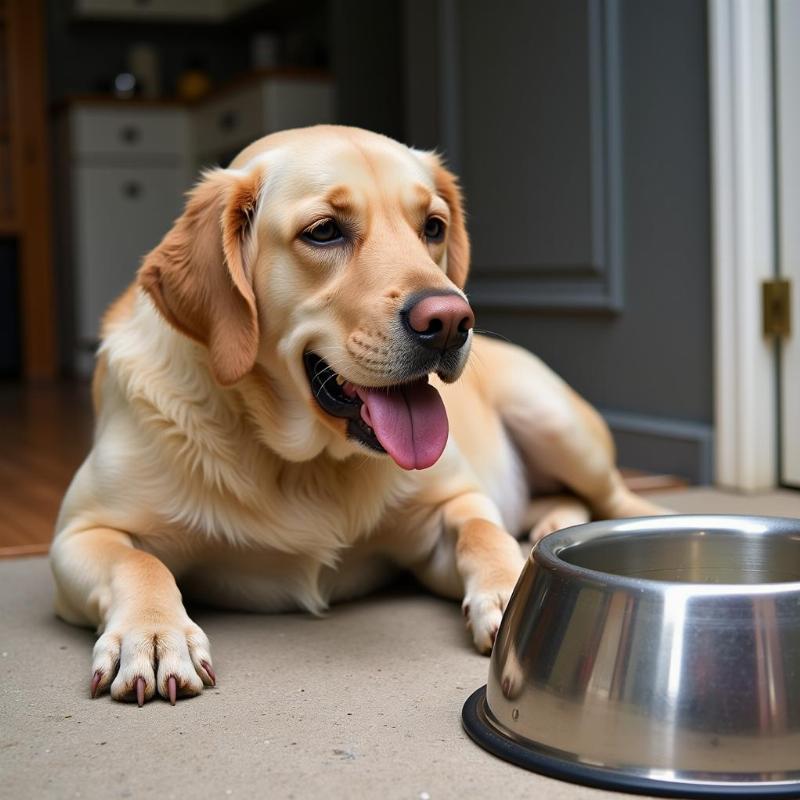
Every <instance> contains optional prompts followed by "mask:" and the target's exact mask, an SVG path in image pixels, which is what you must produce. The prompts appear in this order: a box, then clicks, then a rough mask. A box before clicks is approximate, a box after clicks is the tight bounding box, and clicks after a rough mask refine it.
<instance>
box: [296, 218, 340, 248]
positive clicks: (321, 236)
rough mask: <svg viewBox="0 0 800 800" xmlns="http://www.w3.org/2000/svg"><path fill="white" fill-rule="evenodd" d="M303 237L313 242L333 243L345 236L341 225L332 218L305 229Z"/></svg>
mask: <svg viewBox="0 0 800 800" xmlns="http://www.w3.org/2000/svg"><path fill="white" fill-rule="evenodd" d="M302 235H303V238H304V239H305V240H306V241H307V242H312V243H313V244H333V242H338V241H341V239H343V238H344V237H343V236H342V232H341V231H340V230H339V226H338V225H337V224H336V223H335V222H334V221H333V220H332V219H324V220H322V222H318V223H317V224H316V225H314V226H312V227H311V228H307V229H306V230H304V231H303V234H302Z"/></svg>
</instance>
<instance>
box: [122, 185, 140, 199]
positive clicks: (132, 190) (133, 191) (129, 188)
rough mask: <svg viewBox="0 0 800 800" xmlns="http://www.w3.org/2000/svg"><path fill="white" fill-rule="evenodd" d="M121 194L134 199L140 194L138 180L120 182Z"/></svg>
mask: <svg viewBox="0 0 800 800" xmlns="http://www.w3.org/2000/svg"><path fill="white" fill-rule="evenodd" d="M122 194H123V195H125V197H128V198H130V199H131V200H135V199H136V198H137V197H140V196H141V194H142V184H141V183H139V182H138V181H125V183H123V184H122Z"/></svg>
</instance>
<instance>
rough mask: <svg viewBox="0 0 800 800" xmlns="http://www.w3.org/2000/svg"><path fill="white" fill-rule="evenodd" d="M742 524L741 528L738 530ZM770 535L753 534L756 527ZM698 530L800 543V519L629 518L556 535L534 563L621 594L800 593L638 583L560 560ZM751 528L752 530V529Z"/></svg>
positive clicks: (784, 585)
mask: <svg viewBox="0 0 800 800" xmlns="http://www.w3.org/2000/svg"><path fill="white" fill-rule="evenodd" d="M737 523H738V526H737ZM754 524H759V525H761V526H764V527H765V528H766V529H765V530H762V531H754V530H753V529H752V528H753V525H754ZM676 527H677V528H678V529H683V530H693V529H695V528H709V529H717V530H724V531H728V532H734V533H741V534H743V535H748V534H749V535H751V536H752V535H766V536H769V535H778V534H779V533H786V532H787V530H786V529H787V528H790V529H791V530H793V531H794V532H795V533H796V534H797V536H798V538H800V519H794V518H792V517H770V516H763V515H761V516H759V515H751V514H665V515H661V516H653V517H626V518H624V519H613V520H601V521H598V522H588V523H585V524H582V525H574V526H572V527H569V528H563V529H562V530H559V531H556V532H555V533H551V534H549V535H548V536H545V537H544V538H543V539H540V540H539V541H538V542H537V543H536V544H535V545H534V547H533V549H532V550H531V553H530V556H529V558H530V560H531V561H533V562H536V563H538V564H539V565H541V566H542V567H544V568H545V569H547V570H549V571H551V572H555V573H557V574H558V575H560V576H562V577H564V578H569V579H572V580H577V581H581V582H585V583H595V584H596V583H600V584H603V585H613V586H614V587H617V588H620V589H629V590H633V591H636V592H642V591H651V592H655V593H659V594H661V593H663V592H665V591H670V590H672V591H681V592H683V593H689V594H694V595H702V596H714V597H719V596H726V595H732V596H737V597H742V596H748V595H772V594H776V595H777V594H787V593H791V592H797V593H800V581H775V582H772V583H692V582H691V581H663V580H657V579H654V578H639V577H633V576H630V575H620V574H618V573H614V572H602V571H601V570H595V569H590V568H589V567H581V566H579V565H577V564H573V563H571V562H569V561H566V560H564V559H563V558H561V554H562V553H563V552H564V551H566V550H568V549H571V548H574V547H579V546H580V545H582V544H586V543H588V542H591V541H596V540H597V539H601V538H603V537H604V536H611V535H614V536H617V535H619V534H629V535H639V536H647V535H658V534H663V533H665V532H666V531H674V530H675V529H676ZM748 527H749V528H750V530H748V529H747V528H748Z"/></svg>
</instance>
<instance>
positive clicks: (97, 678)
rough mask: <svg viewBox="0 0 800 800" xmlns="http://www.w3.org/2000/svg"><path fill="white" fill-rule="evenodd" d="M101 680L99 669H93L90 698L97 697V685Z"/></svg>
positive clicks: (101, 675)
mask: <svg viewBox="0 0 800 800" xmlns="http://www.w3.org/2000/svg"><path fill="white" fill-rule="evenodd" d="M102 680H103V673H102V671H101V670H99V669H98V670H95V673H94V675H92V687H91V689H92V700H94V698H95V697H97V687H98V686H99V685H100V681H102Z"/></svg>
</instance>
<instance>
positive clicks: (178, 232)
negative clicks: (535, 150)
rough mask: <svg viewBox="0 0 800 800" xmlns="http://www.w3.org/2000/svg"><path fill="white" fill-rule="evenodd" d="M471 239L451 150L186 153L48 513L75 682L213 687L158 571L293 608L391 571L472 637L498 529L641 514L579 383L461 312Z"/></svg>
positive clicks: (336, 136)
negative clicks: (458, 619) (78, 646)
mask: <svg viewBox="0 0 800 800" xmlns="http://www.w3.org/2000/svg"><path fill="white" fill-rule="evenodd" d="M469 252H470V245H469V240H468V236H467V232H466V228H465V218H464V209H463V207H462V197H461V192H460V189H459V185H458V182H457V180H456V178H455V177H454V176H453V174H451V173H450V172H449V171H448V170H447V169H446V168H445V166H444V165H443V164H442V162H441V160H440V158H439V157H438V156H437V155H436V154H434V153H430V152H422V151H419V150H415V149H412V148H409V147H406V146H405V145H402V144H400V143H398V142H396V141H394V140H392V139H389V138H387V137H384V136H381V135H378V134H375V133H371V132H368V131H364V130H360V129H356V128H348V127H340V126H317V127H311V128H304V129H298V130H292V131H283V132H280V133H276V134H272V135H270V136H267V137H265V138H263V139H260V140H258V141H256V142H255V143H254V144H252V145H250V146H249V147H247V148H246V149H245V150H243V151H242V152H241V153H240V154H239V155H238V156H237V157H236V158H235V159H234V161H233V162H232V163H231V164H230V166H229V167H228V168H225V169H222V168H218V169H214V170H211V171H209V172H206V173H204V175H203V176H202V179H201V180H200V182H199V183H198V184H197V185H196V186H195V188H194V189H193V190H192V191H191V192H190V194H189V195H188V199H187V203H186V206H185V211H184V213H183V214H182V216H181V217H179V218H178V219H177V221H176V222H175V223H174V226H173V227H172V229H171V230H170V231H169V232H168V233H167V234H166V235H165V236H164V238H163V240H162V241H161V243H160V244H159V245H158V246H157V247H156V248H155V249H154V250H153V251H152V252H150V253H149V254H148V255H147V256H146V257H145V258H144V259H143V262H142V265H141V267H140V269H139V271H138V273H137V275H136V280H135V282H134V283H133V285H132V286H131V287H130V288H129V289H128V290H127V291H126V292H125V294H124V295H123V296H122V297H121V298H120V299H119V300H117V301H116V302H115V303H114V304H113V305H112V307H111V308H110V309H109V311H108V312H107V314H106V316H105V317H104V320H103V323H102V332H101V333H102V343H101V346H100V349H99V351H98V357H97V364H96V370H95V375H94V379H93V385H92V391H93V401H94V407H95V414H96V432H95V437H94V444H93V447H92V450H91V452H90V454H89V455H88V457H87V459H86V460H85V462H84V463H83V464H82V466H81V467H80V468H79V470H78V472H77V473H76V475H75V477H74V479H73V481H72V483H71V485H70V487H69V489H68V491H67V493H66V496H65V498H64V501H63V504H62V507H61V511H60V514H59V517H58V520H57V523H56V535H55V538H54V541H53V544H52V547H51V565H52V570H53V573H54V576H55V583H56V598H55V609H56V613H57V614H58V615H59V616H60V617H61V618H63V619H64V620H66V621H67V622H70V623H73V624H76V625H88V626H93V627H96V628H97V631H98V633H99V634H100V635H99V638H98V639H97V642H96V644H95V646H94V651H93V663H92V669H91V682H90V689H91V695H92V696H93V697H95V696H98V695H100V694H101V693H103V692H104V691H106V690H110V694H111V697H112V698H114V699H115V700H122V701H136V702H138V704H139V705H140V706H141V705H142V704H143V703H144V702H145V701H147V700H150V699H151V698H153V697H154V696H155V695H156V694H158V695H160V696H161V697H163V698H165V699H168V700H170V702H172V703H173V704H174V703H175V701H176V699H177V698H178V697H188V696H192V695H197V694H199V693H200V692H201V691H202V690H203V687H204V685H205V686H209V685H214V684H215V682H216V675H215V672H214V668H213V666H212V663H213V662H212V659H211V651H210V647H209V642H208V639H207V637H206V635H205V634H204V633H203V631H202V630H201V629H200V628H199V627H198V625H196V624H195V623H194V622H193V621H192V619H191V618H190V617H189V616H188V614H187V612H186V610H185V608H184V605H183V602H182V597H183V595H184V594H185V595H186V596H188V597H190V598H196V599H199V600H201V601H202V602H203V603H205V604H213V605H216V606H219V607H223V608H231V609H247V610H253V611H264V612H270V611H271V612H276V611H287V610H295V609H305V610H307V611H309V612H311V613H312V614H319V613H322V612H323V611H324V610H325V609H326V608H327V607H328V606H329V604H331V603H334V602H337V601H340V600H344V599H348V598H354V597H358V596H360V595H363V594H365V593H367V592H369V591H372V590H374V589H376V588H378V587H380V586H382V585H384V584H385V583H386V582H387V581H388V580H390V578H391V576H392V575H394V574H395V573H396V572H397V571H402V570H405V571H410V572H411V573H413V575H414V576H416V578H417V580H418V581H419V582H421V583H422V584H423V585H424V586H425V587H428V588H430V589H431V590H432V591H433V592H435V593H436V594H438V595H442V596H444V597H448V598H455V599H458V600H460V601H461V602H462V607H463V611H464V615H465V617H466V620H467V626H468V629H469V630H470V631H471V635H472V639H473V641H474V644H475V647H476V648H477V649H478V650H479V651H480V652H481V653H488V652H490V650H491V648H492V644H493V642H494V637H495V635H496V633H497V629H498V626H499V624H500V619H501V616H502V613H503V610H504V608H505V606H506V603H507V602H508V599H509V596H510V594H511V591H512V589H513V587H514V584H515V582H516V580H517V577H518V575H519V573H520V570H521V568H522V566H523V558H522V555H521V550H520V546H519V543H518V541H517V539H516V538H515V535H519V534H520V532H522V531H524V530H526V529H527V530H531V537H532V539H533V540H535V539H537V538H539V537H541V536H543V535H545V534H547V533H549V532H551V531H554V530H556V529H558V528H562V527H564V526H567V525H573V524H578V523H582V522H586V521H588V520H589V519H590V517H599V518H607V517H620V516H639V515H645V514H653V513H659V512H660V509H658V508H657V507H656V506H653V505H652V504H650V503H649V502H647V501H645V500H643V499H641V498H638V497H636V496H635V495H634V494H632V493H631V492H630V491H629V490H628V489H627V488H626V487H625V485H624V484H623V481H622V479H621V477H620V474H619V472H618V471H617V469H616V468H615V464H614V458H615V457H614V448H613V444H612V439H611V436H610V434H609V431H608V429H607V427H606V425H605V424H604V422H603V420H602V419H601V417H600V416H599V415H598V414H597V412H596V411H594V410H593V409H592V408H591V407H590V406H589V404H588V403H586V402H585V401H584V400H582V399H581V398H580V397H579V396H578V395H577V394H576V393H575V392H574V391H573V390H572V389H570V388H569V387H568V386H567V385H566V384H565V383H564V382H563V381H562V380H561V379H560V378H558V377H557V376H556V375H555V374H554V373H553V372H551V371H550V370H549V369H548V368H547V367H546V366H545V365H544V364H543V363H542V362H541V361H539V360H538V359H537V358H536V357H535V356H533V355H531V354H530V353H528V352H526V351H524V350H522V349H519V348H517V347H514V346H512V345H510V344H506V343H503V342H499V341H496V340H493V339H491V338H486V337H483V336H478V335H476V334H475V331H474V316H473V311H472V309H471V307H470V305H469V302H468V300H467V298H466V295H465V293H464V285H465V282H466V280H467V273H468V267H469ZM532 497H534V498H535V499H533V500H532V499H531V498H532ZM512 534H514V535H512ZM179 584H180V587H181V588H180V590H179V588H178V585H179ZM182 593H183V594H182Z"/></svg>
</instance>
